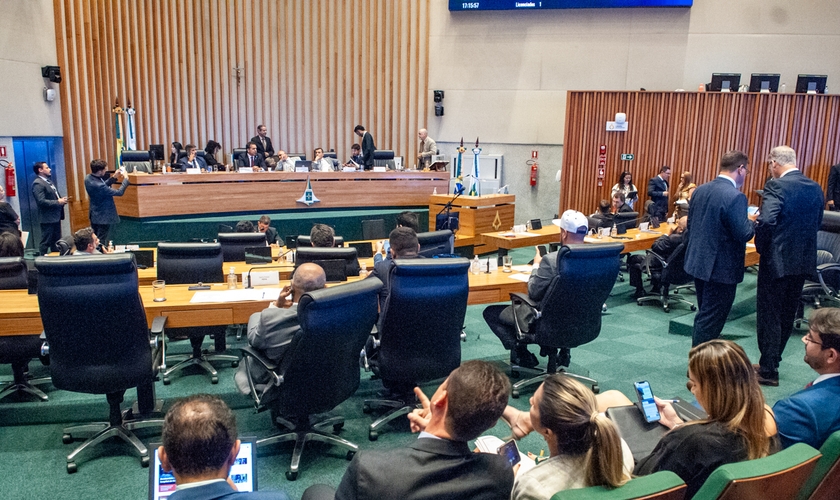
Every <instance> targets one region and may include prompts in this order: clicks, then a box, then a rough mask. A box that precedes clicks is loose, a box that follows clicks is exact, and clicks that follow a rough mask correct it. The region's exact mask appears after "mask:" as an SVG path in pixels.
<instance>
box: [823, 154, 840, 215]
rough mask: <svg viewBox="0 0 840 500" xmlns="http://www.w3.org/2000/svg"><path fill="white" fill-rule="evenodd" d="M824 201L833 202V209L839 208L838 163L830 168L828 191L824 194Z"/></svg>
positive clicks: (839, 178) (839, 166) (839, 179)
mask: <svg viewBox="0 0 840 500" xmlns="http://www.w3.org/2000/svg"><path fill="white" fill-rule="evenodd" d="M825 199H826V201H833V202H834V206H835V208H838V207H840V163H838V164H837V165H834V166H833V167H831V172H830V173H829V174H828V189H826V192H825Z"/></svg>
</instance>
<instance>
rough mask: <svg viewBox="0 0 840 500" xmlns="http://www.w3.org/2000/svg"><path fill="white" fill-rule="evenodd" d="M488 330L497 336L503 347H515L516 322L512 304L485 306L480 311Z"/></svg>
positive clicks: (509, 348)
mask: <svg viewBox="0 0 840 500" xmlns="http://www.w3.org/2000/svg"><path fill="white" fill-rule="evenodd" d="M482 314H483V315H484V321H486V322H487V326H489V327H490V330H492V331H493V333H495V334H496V336H497V337H499V340H501V341H502V345H503V346H505V349H507V350H508V351H510V350H511V349H513V348H514V347H516V323H515V321H516V320H515V319H514V317H513V307H512V306H487V307H486V308H485V309H484V312H483V313H482Z"/></svg>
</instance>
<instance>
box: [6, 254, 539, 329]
mask: <svg viewBox="0 0 840 500" xmlns="http://www.w3.org/2000/svg"><path fill="white" fill-rule="evenodd" d="M372 268H373V267H372V265H371V266H369V267H368V269H372ZM141 271H142V270H141ZM358 279H360V278H358V277H353V278H350V279H349V280H348V281H351V282H352V281H356V280H358ZM469 279H470V295H469V299H468V303H469V304H471V305H472V304H485V303H490V302H503V301H506V300H509V296H508V294H509V293H510V292H526V291H527V285H526V284H525V283H523V282H521V281H517V280H514V279H511V278H510V274H506V273H503V272H501V271H497V272H494V273H491V274H478V275H473V274H470V275H469ZM286 284H288V281H285V282H283V281H281V283H280V285H279V286H280V287H281V288H282V287H283V286H284V285H286ZM188 286H189V285H166V301H165V302H155V301H154V300H153V299H154V296H153V291H152V287H151V286H148V285H144V286H141V287H140V297H141V298H142V300H143V305H144V307H145V309H146V319H147V320H148V323H149V325H150V326H151V324H152V321H154V318H155V317H157V316H168V318H169V319H168V320H167V322H166V326H168V327H181V326H212V325H230V324H237V323H247V322H248V318H249V317H250V316H251V314H253V313H255V312H258V311H262V310H263V309H265V308H266V307H268V304H269V302H271V301H272V300H275V299H276V298H277V297H269V298H266V300H264V301H249V302H227V303H213V304H193V303H190V299H191V298H192V296H193V294H195V291H192V290H188V289H187V288H188ZM239 286H240V288H241V286H242V285H241V284H240V285H239ZM330 286H336V285H332V284H331V285H330ZM225 289H227V285H226V284H214V285H211V290H213V291H216V290H225ZM0 304H3V307H2V309H0V336H11V335H40V334H41V332H42V331H43V326H42V325H41V313H40V311H39V309H38V296H37V295H28V294H27V293H26V290H0Z"/></svg>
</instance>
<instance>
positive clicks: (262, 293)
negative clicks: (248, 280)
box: [190, 288, 280, 304]
mask: <svg viewBox="0 0 840 500" xmlns="http://www.w3.org/2000/svg"><path fill="white" fill-rule="evenodd" d="M279 296H280V289H279V288H252V289H247V288H246V289H241V290H240V289H237V290H219V291H198V292H195V295H193V297H192V298H191V299H190V303H191V304H213V303H225V302H252V301H259V300H276V299H277V297H279Z"/></svg>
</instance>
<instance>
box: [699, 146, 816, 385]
mask: <svg viewBox="0 0 840 500" xmlns="http://www.w3.org/2000/svg"><path fill="white" fill-rule="evenodd" d="M769 169H770V175H771V176H772V179H770V180H769V181H767V184H765V185H764V195H763V196H762V203H761V212H760V215H759V216H758V224H757V225H756V228H755V249H756V251H758V253H759V254H760V255H761V260H760V262H759V266H758V289H757V292H756V327H757V328H756V330H757V332H756V333H757V338H758V350H759V351H760V352H761V359H760V361H759V365H760V369H759V372H758V380H759V383H761V384H764V385H771V386H777V385H779V371H778V369H779V362H780V361H781V360H782V352H784V350H785V345H787V341H788V338H790V333H791V330H793V320H794V317H795V316H796V309H797V307H798V306H799V297H800V296H801V295H802V285H803V284H804V283H805V278H806V277H808V276H810V275H811V274H813V273H814V270H815V269H816V268H817V232H818V231H819V230H820V224H821V223H822V216H823V206H824V205H825V203H824V202H823V194H822V188H821V187H820V185H819V184H817V183H816V182H814V181H812V180H811V179H809V178H807V177H805V175H804V174H803V173H802V172H800V171H799V170H797V168H796V152H795V151H794V150H793V149H791V148H790V147H788V146H778V147H775V148H773V150H772V151H770V160H769ZM692 200H693V198H692Z"/></svg>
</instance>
